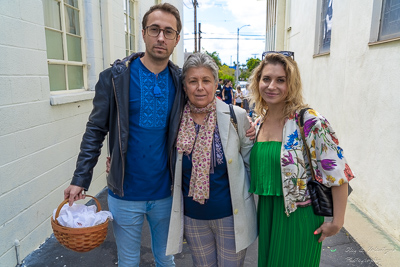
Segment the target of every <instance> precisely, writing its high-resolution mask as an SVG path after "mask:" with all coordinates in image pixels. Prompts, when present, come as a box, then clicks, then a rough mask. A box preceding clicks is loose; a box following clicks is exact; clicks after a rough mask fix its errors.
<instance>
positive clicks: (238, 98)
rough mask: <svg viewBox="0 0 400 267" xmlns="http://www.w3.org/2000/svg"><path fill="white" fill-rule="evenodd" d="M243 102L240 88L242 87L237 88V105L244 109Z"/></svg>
mask: <svg viewBox="0 0 400 267" xmlns="http://www.w3.org/2000/svg"><path fill="white" fill-rule="evenodd" d="M242 101H243V93H242V90H241V88H240V85H238V86H236V93H235V105H236V106H238V107H242Z"/></svg>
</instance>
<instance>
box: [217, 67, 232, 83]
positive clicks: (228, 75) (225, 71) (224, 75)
mask: <svg viewBox="0 0 400 267" xmlns="http://www.w3.org/2000/svg"><path fill="white" fill-rule="evenodd" d="M218 77H219V78H220V79H223V80H225V79H228V80H231V81H232V83H234V81H235V70H234V69H231V68H229V66H227V65H226V64H224V65H222V66H221V67H220V68H219V71H218Z"/></svg>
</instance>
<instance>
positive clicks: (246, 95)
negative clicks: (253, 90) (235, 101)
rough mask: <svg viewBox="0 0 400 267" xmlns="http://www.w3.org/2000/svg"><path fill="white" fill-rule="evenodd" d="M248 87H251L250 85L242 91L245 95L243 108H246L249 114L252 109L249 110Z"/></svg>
mask: <svg viewBox="0 0 400 267" xmlns="http://www.w3.org/2000/svg"><path fill="white" fill-rule="evenodd" d="M248 86H249V85H248V84H246V87H245V88H242V89H241V90H242V95H243V101H242V108H244V109H245V110H246V112H247V113H249V112H250V109H249V100H248V97H249V90H247V87H248Z"/></svg>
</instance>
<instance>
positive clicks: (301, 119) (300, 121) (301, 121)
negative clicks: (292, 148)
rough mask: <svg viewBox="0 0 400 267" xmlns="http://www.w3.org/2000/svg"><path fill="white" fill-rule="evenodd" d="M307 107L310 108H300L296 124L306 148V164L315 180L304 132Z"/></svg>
mask: <svg viewBox="0 0 400 267" xmlns="http://www.w3.org/2000/svg"><path fill="white" fill-rule="evenodd" d="M309 109H311V108H303V109H302V110H300V113H299V116H298V118H297V124H298V125H299V128H300V133H301V138H302V139H303V144H304V149H305V150H306V153H307V157H308V165H309V167H310V172H311V176H312V179H313V180H314V181H315V180H316V179H315V173H314V168H313V167H312V163H311V153H310V149H309V148H308V145H307V141H306V137H305V134H304V113H305V112H306V111H307V110H309Z"/></svg>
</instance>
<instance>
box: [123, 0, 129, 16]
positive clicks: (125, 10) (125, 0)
mask: <svg viewBox="0 0 400 267" xmlns="http://www.w3.org/2000/svg"><path fill="white" fill-rule="evenodd" d="M127 1H129V0H123V2H124V13H128V9H126V2H127Z"/></svg>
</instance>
